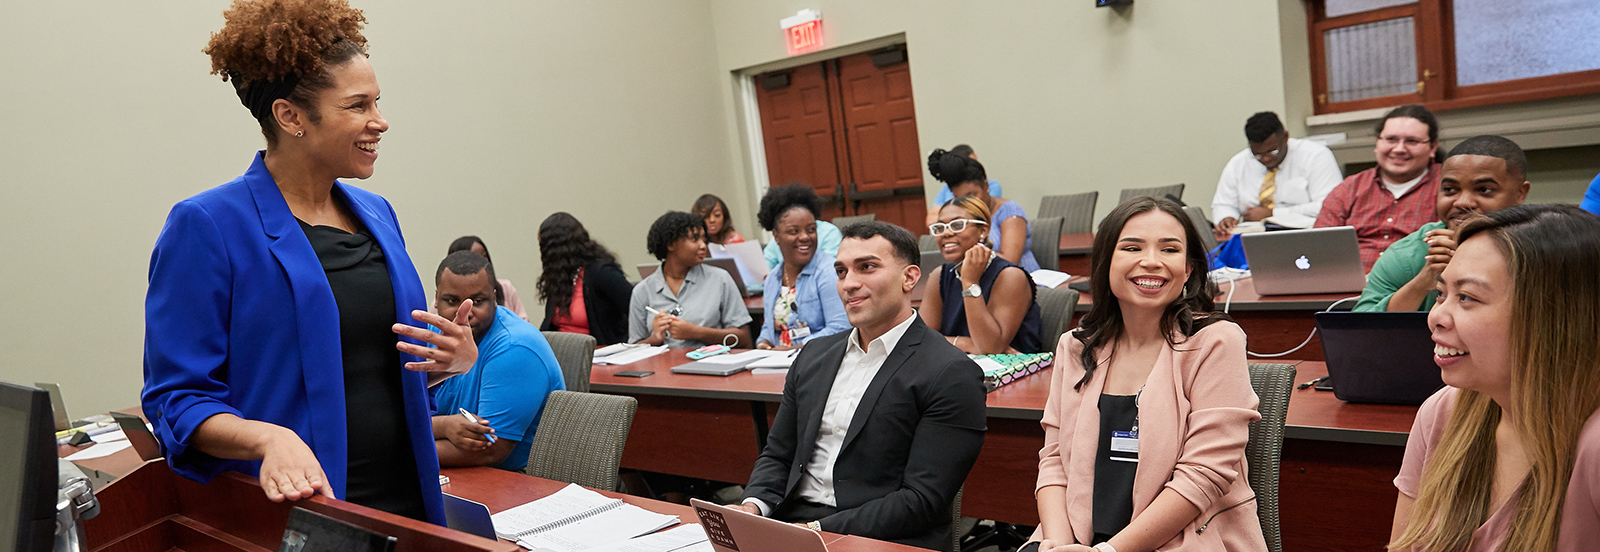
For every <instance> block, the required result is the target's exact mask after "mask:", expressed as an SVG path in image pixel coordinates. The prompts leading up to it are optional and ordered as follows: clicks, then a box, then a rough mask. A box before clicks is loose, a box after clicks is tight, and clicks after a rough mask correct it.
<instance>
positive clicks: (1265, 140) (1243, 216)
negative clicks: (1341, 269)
mask: <svg viewBox="0 0 1600 552" xmlns="http://www.w3.org/2000/svg"><path fill="white" fill-rule="evenodd" d="M1244 137H1245V140H1248V141H1249V142H1250V147H1248V148H1245V150H1244V151H1241V152H1239V153H1238V154H1237V155H1234V156H1233V159H1229V160H1228V164H1227V166H1225V167H1223V168H1222V178H1221V179H1219V180H1217V195H1216V196H1215V197H1213V198H1212V200H1211V218H1212V219H1214V220H1216V221H1217V224H1216V233H1217V240H1218V241H1223V240H1227V239H1228V237H1229V236H1230V235H1232V234H1233V229H1234V227H1235V226H1237V225H1238V224H1239V222H1240V221H1258V220H1265V219H1266V218H1267V217H1272V222H1273V223H1274V224H1277V225H1279V226H1286V227H1290V228H1310V227H1311V225H1312V223H1314V222H1316V220H1317V212H1318V211H1321V210H1322V198H1325V197H1328V193H1329V192H1332V191H1333V188H1334V187H1335V186H1338V185H1339V181H1340V180H1343V179H1344V176H1343V175H1341V174H1339V162H1338V161H1335V160H1334V158H1333V152H1332V151H1330V150H1329V149H1328V146H1324V145H1322V144H1321V143H1319V142H1313V141H1310V140H1301V139H1299V138H1290V137H1289V131H1287V130H1284V128H1283V122H1282V121H1279V120H1278V115H1277V114H1274V113H1273V112H1271V111H1263V112H1261V113H1257V114H1255V115H1251V116H1250V119H1249V120H1248V121H1246V122H1245V124H1244Z"/></svg>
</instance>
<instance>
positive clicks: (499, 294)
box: [444, 236, 506, 307]
mask: <svg viewBox="0 0 1600 552" xmlns="http://www.w3.org/2000/svg"><path fill="white" fill-rule="evenodd" d="M474 245H477V246H479V247H482V248H483V258H484V260H486V261H489V262H490V263H491V264H492V263H494V257H490V256H489V244H487V243H483V240H482V239H480V238H478V237H477V236H461V237H459V238H456V241H453V242H450V249H449V250H447V251H445V252H444V254H445V256H449V255H450V254H451V253H455V252H457V251H472V246H474ZM474 274H476V273H474ZM489 283H491V284H494V302H495V304H497V305H500V306H502V307H503V306H505V304H506V290H505V289H504V288H502V287H500V280H499V279H496V278H495V277H494V272H493V271H490V272H489Z"/></svg>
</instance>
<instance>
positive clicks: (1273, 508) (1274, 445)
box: [1244, 363, 1295, 552]
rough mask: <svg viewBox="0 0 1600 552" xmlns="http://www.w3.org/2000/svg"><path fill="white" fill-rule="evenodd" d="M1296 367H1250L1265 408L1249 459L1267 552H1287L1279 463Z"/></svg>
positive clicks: (1255, 428)
mask: <svg viewBox="0 0 1600 552" xmlns="http://www.w3.org/2000/svg"><path fill="white" fill-rule="evenodd" d="M1294 375H1295V369H1294V365H1291V364H1267V363H1251V364H1250V386H1251V387H1254V388H1255V391H1256V397H1258V398H1260V399H1261V405H1260V406H1259V407H1258V408H1257V409H1256V410H1257V411H1259V412H1260V413H1261V419H1260V420H1257V421H1255V422H1253V423H1251V424H1250V442H1249V444H1247V445H1245V448H1244V454H1245V458H1247V459H1249V464H1250V466H1249V467H1250V474H1249V476H1250V489H1251V490H1253V491H1255V493H1256V513H1257V514H1258V515H1259V516H1260V518H1261V534H1262V536H1263V537H1265V538H1266V540H1267V550H1269V551H1270V552H1283V539H1282V538H1281V536H1280V533H1279V530H1278V460H1279V459H1280V458H1281V457H1282V456H1283V421H1284V418H1285V417H1287V416H1288V413H1289V392H1290V391H1291V390H1292V389H1294Z"/></svg>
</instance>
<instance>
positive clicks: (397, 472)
mask: <svg viewBox="0 0 1600 552" xmlns="http://www.w3.org/2000/svg"><path fill="white" fill-rule="evenodd" d="M300 229H301V230H302V231H304V232H305V234H306V239H307V240H309V241H310V242H311V248H312V249H315V250H316V252H317V260H318V261H320V262H321V263H322V270H323V272H324V273H325V274H327V276H328V287H330V288H332V289H333V299H334V302H335V303H337V304H338V306H339V343H340V349H341V350H340V352H341V357H342V358H341V359H342V360H343V363H344V405H345V429H346V431H347V432H348V434H349V447H350V451H349V464H348V467H347V470H348V476H347V477H348V479H347V482H346V484H345V497H344V499H345V500H347V501H350V502H354V503H356V504H360V505H362V506H368V507H371V508H377V509H379V510H383V511H385V512H390V513H394V514H399V515H402V516H406V517H410V518H413V519H419V520H424V521H426V520H427V513H426V512H425V511H424V509H423V506H422V489H421V488H419V487H418V486H416V485H415V483H416V482H417V466H416V463H417V461H416V459H415V458H414V457H413V456H412V452H411V438H410V436H409V434H408V432H407V431H406V425H405V419H406V417H405V404H404V403H403V402H402V398H401V397H402V393H401V387H400V371H401V370H403V369H404V368H403V367H401V365H400V352H399V351H398V350H396V349H395V346H394V345H395V342H396V341H398V339H397V337H396V335H395V333H394V331H393V330H392V329H391V327H392V326H393V325H394V324H395V302H394V288H393V287H392V286H391V284H390V281H389V269H388V265H387V264H385V262H384V257H383V249H382V248H380V247H378V242H377V240H375V239H373V238H372V234H369V233H368V232H367V229H366V228H358V229H357V233H355V234H351V233H349V232H345V231H344V230H340V229H338V228H333V227H330V226H311V225H309V224H306V223H305V222H304V221H300Z"/></svg>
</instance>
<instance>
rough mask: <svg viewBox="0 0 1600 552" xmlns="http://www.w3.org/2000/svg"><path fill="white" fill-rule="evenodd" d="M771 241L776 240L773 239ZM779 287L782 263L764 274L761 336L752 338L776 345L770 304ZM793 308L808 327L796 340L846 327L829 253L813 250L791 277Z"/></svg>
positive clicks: (847, 328)
mask: <svg viewBox="0 0 1600 552" xmlns="http://www.w3.org/2000/svg"><path fill="white" fill-rule="evenodd" d="M773 243H777V242H776V241H774V242H773ZM781 286H783V262H782V261H779V262H778V266H777V267H775V268H773V269H772V271H771V272H768V273H767V283H766V284H764V285H763V286H762V288H761V289H762V293H761V295H762V297H761V304H762V305H763V306H764V307H765V309H766V310H764V311H762V318H763V320H762V321H761V336H760V337H757V338H756V341H758V342H759V341H763V340H764V341H766V342H767V343H771V344H773V345H777V344H778V332H777V331H776V328H777V324H776V323H774V322H773V318H772V317H773V313H774V312H775V311H774V309H773V308H772V307H773V305H775V304H777V302H778V293H779V291H780V290H781V289H782V287H781ZM794 287H795V292H794V302H795V310H798V311H800V319H801V320H804V321H805V322H806V327H808V328H811V335H810V336H808V337H806V338H804V339H801V340H800V341H799V343H805V342H807V341H810V340H813V339H816V338H819V337H822V336H825V335H833V334H836V333H839V332H843V331H849V330H850V319H849V318H848V317H846V316H845V314H844V301H843V300H841V299H839V274H838V273H836V272H834V271H833V256H832V255H829V254H827V253H824V252H822V251H820V250H819V251H817V253H816V254H815V255H813V256H812V257H811V262H809V263H806V267H805V268H803V269H801V270H800V276H799V277H798V278H795V280H794Z"/></svg>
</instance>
